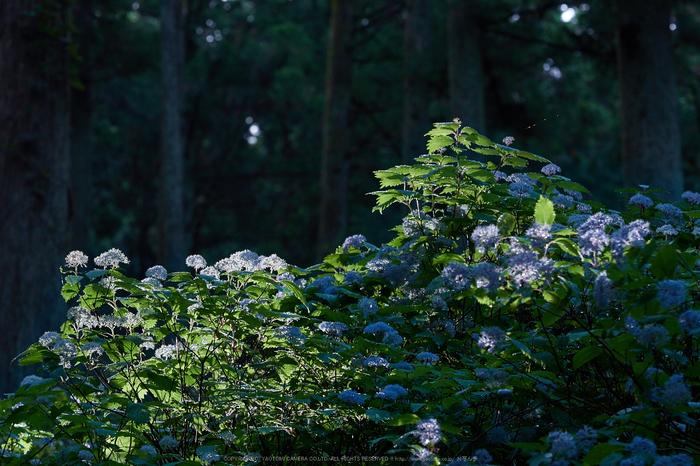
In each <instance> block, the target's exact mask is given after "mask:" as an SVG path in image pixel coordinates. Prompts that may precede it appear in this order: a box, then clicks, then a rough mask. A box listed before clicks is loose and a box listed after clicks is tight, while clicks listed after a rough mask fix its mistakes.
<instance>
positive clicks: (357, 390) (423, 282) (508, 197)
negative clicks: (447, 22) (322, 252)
mask: <svg viewBox="0 0 700 466" xmlns="http://www.w3.org/2000/svg"><path fill="white" fill-rule="evenodd" d="M429 136H430V139H429V142H428V151H429V153H430V154H429V155H425V156H422V157H419V158H418V159H417V162H416V164H414V165H412V166H397V167H394V168H391V169H389V170H384V171H379V172H377V173H376V175H377V177H378V178H379V180H380V186H381V190H380V191H377V192H375V193H373V194H375V195H376V198H377V207H376V209H377V210H380V211H383V210H385V209H388V208H393V205H394V204H400V205H403V206H404V207H405V209H406V211H405V212H406V214H407V216H406V217H405V219H404V221H403V223H402V225H400V226H397V227H396V228H395V229H394V232H395V238H394V239H393V240H392V241H391V242H390V243H389V244H386V245H383V246H381V247H377V246H374V245H373V244H371V243H369V242H368V241H367V239H366V238H365V237H363V236H361V235H355V236H352V237H349V238H348V239H347V240H346V242H345V244H344V245H343V246H341V247H339V248H338V249H337V250H336V252H335V253H334V254H331V255H329V256H327V257H326V258H325V260H324V261H323V263H322V264H319V265H317V266H314V267H311V268H307V269H300V268H296V267H292V266H289V265H287V264H286V263H285V262H284V261H282V260H281V259H280V258H278V257H277V256H274V255H272V256H267V257H265V256H258V255H257V254H255V253H252V252H250V251H242V252H238V253H234V254H232V255H231V256H230V257H228V258H226V259H223V260H221V261H219V262H217V263H216V264H215V266H213V267H212V266H207V264H206V263H205V260H204V258H203V257H201V256H190V257H189V258H188V260H187V265H188V266H190V267H192V268H194V272H193V273H190V272H176V273H167V272H166V271H165V270H164V269H163V268H162V267H159V266H156V267H153V268H151V269H149V271H148V272H147V278H145V279H143V280H138V279H134V278H131V277H127V276H125V275H123V274H122V273H120V272H119V270H118V267H119V265H120V264H121V263H125V262H127V261H128V259H127V258H126V257H125V256H124V255H123V254H122V253H121V252H120V251H118V250H110V251H108V252H106V253H104V254H102V255H100V256H98V257H97V258H95V264H96V265H98V266H99V268H97V269H93V270H91V271H88V272H87V273H82V272H80V269H81V268H82V267H83V266H84V265H85V264H86V263H87V257H85V256H84V255H83V254H82V253H78V252H73V253H71V254H70V255H69V256H68V257H67V269H66V270H65V271H64V274H65V284H64V287H63V295H64V297H65V299H66V301H67V302H68V303H69V307H70V310H69V311H68V320H67V321H66V322H65V324H64V325H63V327H62V329H61V331H60V332H47V333H46V334H45V335H44V336H43V337H42V338H41V339H40V341H39V342H38V343H36V344H34V345H32V347H31V348H29V349H28V350H27V351H26V352H25V353H24V354H23V355H22V356H21V364H25V365H27V364H38V365H39V366H38V369H39V372H37V374H39V375H38V376H29V377H28V378H26V379H25V381H24V382H23V383H22V386H20V387H19V388H18V389H17V390H16V392H15V393H13V394H11V395H10V396H8V397H7V398H6V399H4V400H2V401H0V419H1V424H0V441H1V442H2V451H3V455H4V457H5V458H3V461H4V464H24V463H25V462H27V461H31V462H32V464H60V465H67V464H83V463H85V462H88V463H90V464H104V465H107V464H125V463H128V464H144V465H145V464H181V465H186V464H202V463H203V464H219V465H223V464H241V463H243V462H246V464H256V463H257V464H280V462H281V460H280V457H283V456H297V457H306V458H307V462H310V463H311V462H315V461H323V462H326V463H329V464H330V463H334V462H338V461H340V462H358V464H359V462H360V461H362V462H364V463H366V464H394V463H396V461H397V460H398V459H399V458H411V460H412V461H413V462H414V464H426V465H428V464H450V463H451V464H453V465H458V464H491V463H492V464H525V463H527V464H530V465H538V464H558V465H563V464H586V465H596V464H605V465H615V464H619V465H643V464H647V465H651V464H655V465H658V466H662V465H665V464H675V465H690V464H693V463H692V461H693V460H692V459H691V457H693V458H698V457H699V456H700V443H699V442H698V438H699V437H700V436H699V435H698V426H697V421H698V418H699V417H700V403H699V401H700V399H699V397H698V394H699V391H700V363H699V362H698V358H699V357H700V345H699V344H698V335H699V334H700V311H697V310H694V309H693V308H694V307H695V305H696V299H697V297H698V275H697V268H696V263H697V261H698V257H699V256H698V236H699V235H700V229H698V220H697V219H698V217H700V211H698V209H697V206H698V204H700V195H699V194H697V193H692V192H687V193H686V194H685V195H684V200H683V201H682V202H677V203H675V204H673V205H672V204H664V203H658V202H655V201H654V199H653V196H654V190H653V189H648V188H643V192H637V193H635V195H634V196H633V197H632V199H631V200H630V207H629V209H628V210H627V211H626V212H624V213H622V214H618V213H615V212H611V211H608V210H607V209H606V208H605V207H604V206H603V205H601V204H598V203H595V202H590V201H582V200H581V197H580V194H581V193H585V192H587V191H586V188H584V187H583V186H582V185H580V184H578V183H575V182H573V181H571V180H570V179H568V178H566V177H564V176H561V175H559V174H558V173H557V171H558V167H556V166H555V165H553V164H548V165H545V166H544V167H543V168H542V170H541V171H532V172H525V171H524V170H526V169H527V168H528V166H529V165H531V164H535V165H537V164H546V163H547V162H548V161H547V160H546V159H544V158H542V157H539V156H536V155H533V154H532V153H529V152H525V151H521V150H517V149H514V148H512V147H511V146H510V144H511V143H512V141H511V140H506V141H504V144H505V145H501V144H495V143H493V142H492V141H490V140H489V139H488V138H486V137H484V136H482V135H480V134H478V133H477V132H476V131H474V130H473V129H471V128H468V127H463V126H461V125H460V123H459V122H453V123H444V124H436V125H435V128H434V129H433V130H431V131H430V132H429ZM465 149H470V150H472V151H474V152H477V153H480V154H482V155H483V156H486V157H488V158H489V159H490V160H492V162H478V161H474V160H470V159H469V158H468V156H467V155H465V154H471V152H465ZM313 458H315V459H313ZM460 458H461V459H460ZM695 464H700V463H697V462H696V463H695Z"/></svg>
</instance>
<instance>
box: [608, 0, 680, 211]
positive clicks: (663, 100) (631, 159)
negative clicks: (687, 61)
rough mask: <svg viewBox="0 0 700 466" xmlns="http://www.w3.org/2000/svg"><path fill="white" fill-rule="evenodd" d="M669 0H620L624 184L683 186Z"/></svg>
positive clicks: (676, 194)
mask: <svg viewBox="0 0 700 466" xmlns="http://www.w3.org/2000/svg"><path fill="white" fill-rule="evenodd" d="M670 16H671V7H670V2H668V1H666V0H643V1H639V0H618V29H617V45H618V48H617V67H618V77H619V85H620V117H621V127H622V161H623V171H624V176H625V181H626V183H627V184H628V185H638V184H646V185H652V186H653V187H656V188H662V189H665V190H666V191H668V192H669V193H670V195H669V196H668V200H672V201H676V200H678V199H679V198H680V195H681V193H682V192H683V173H682V171H681V141H680V128H679V125H678V107H677V100H678V95H677V92H676V74H675V72H674V64H673V61H674V59H673V52H672V47H671V40H672V38H671V31H670V30H669V22H670Z"/></svg>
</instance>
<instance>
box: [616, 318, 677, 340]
mask: <svg viewBox="0 0 700 466" xmlns="http://www.w3.org/2000/svg"><path fill="white" fill-rule="evenodd" d="M625 325H626V326H627V330H628V331H629V332H630V333H631V334H632V335H633V336H634V337H635V338H636V339H637V341H638V342H639V344H641V345H644V346H646V347H650V346H659V345H663V344H665V343H666V340H667V338H668V330H666V329H665V328H664V327H662V326H660V325H656V324H650V325H639V323H638V322H637V321H636V320H635V319H634V318H633V317H632V316H627V317H625Z"/></svg>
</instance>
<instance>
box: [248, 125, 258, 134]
mask: <svg viewBox="0 0 700 466" xmlns="http://www.w3.org/2000/svg"><path fill="white" fill-rule="evenodd" d="M248 131H250V134H251V136H257V135H259V134H260V126H258V125H257V123H253V124H252V125H250V128H249V129H248Z"/></svg>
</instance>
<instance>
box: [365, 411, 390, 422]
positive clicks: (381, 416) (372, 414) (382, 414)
mask: <svg viewBox="0 0 700 466" xmlns="http://www.w3.org/2000/svg"><path fill="white" fill-rule="evenodd" d="M365 414H366V415H367V417H368V418H370V419H371V420H373V421H374V422H380V421H385V420H387V419H389V418H390V417H391V413H390V412H389V411H384V410H383V409H373V408H372V409H368V410H367V411H366V412H365Z"/></svg>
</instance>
